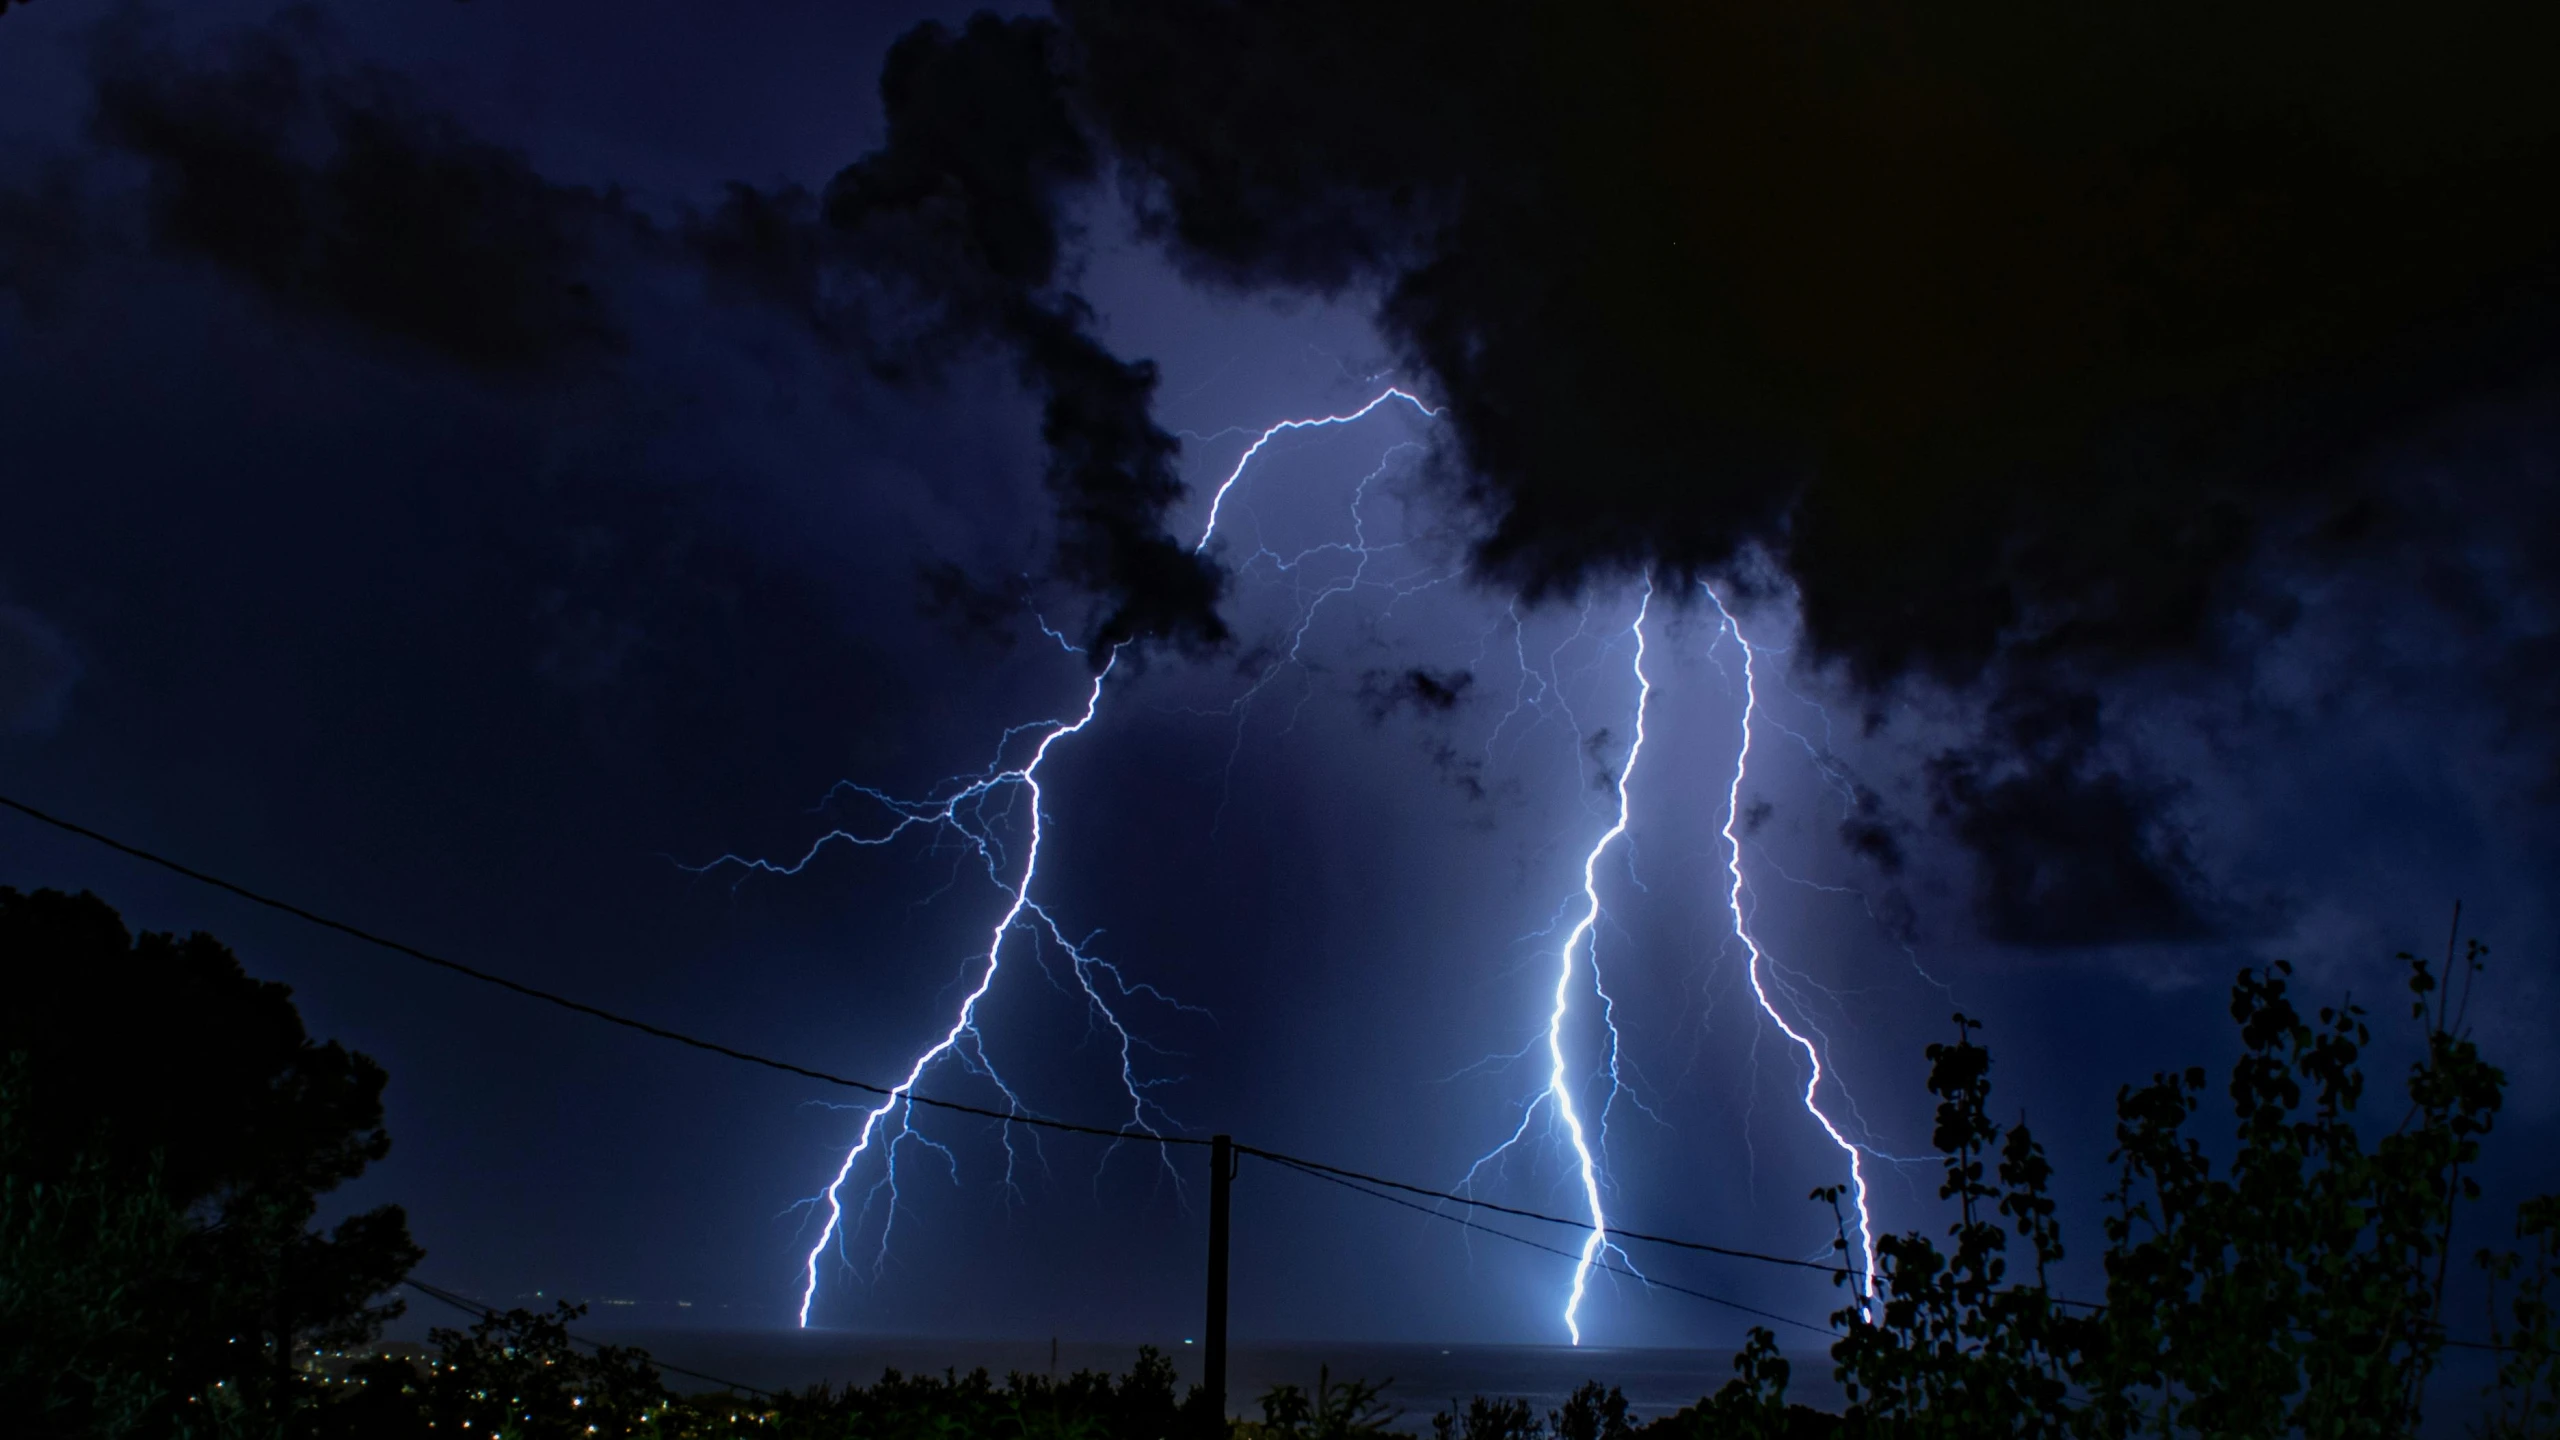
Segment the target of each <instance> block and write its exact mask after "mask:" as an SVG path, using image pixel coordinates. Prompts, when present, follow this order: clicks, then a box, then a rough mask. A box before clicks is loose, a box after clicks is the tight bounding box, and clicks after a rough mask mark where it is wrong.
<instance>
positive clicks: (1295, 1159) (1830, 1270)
mask: <svg viewBox="0 0 2560 1440" xmlns="http://www.w3.org/2000/svg"><path fill="white" fill-rule="evenodd" d="M1236 1149H1237V1150H1238V1151H1239V1152H1240V1153H1242V1154H1246V1155H1258V1156H1260V1157H1262V1158H1263V1159H1265V1160H1273V1161H1277V1162H1279V1163H1280V1164H1283V1165H1294V1166H1296V1167H1298V1168H1299V1169H1301V1170H1307V1171H1319V1170H1320V1171H1323V1172H1324V1173H1325V1175H1326V1177H1327V1178H1336V1177H1338V1178H1340V1179H1343V1180H1356V1181H1360V1182H1362V1183H1364V1184H1369V1185H1382V1186H1385V1187H1386V1188H1387V1189H1390V1190H1401V1191H1403V1192H1405V1193H1406V1194H1408V1195H1421V1196H1425V1197H1427V1198H1429V1199H1433V1200H1445V1201H1448V1202H1449V1203H1451V1204H1454V1205H1472V1206H1474V1207H1475V1208H1476V1209H1479V1210H1490V1211H1492V1212H1494V1213H1495V1214H1497V1215H1514V1216H1517V1217H1519V1218H1520V1219H1523V1220H1539V1221H1543V1222H1545V1223H1547V1224H1549V1225H1566V1226H1570V1227H1572V1228H1573V1229H1576V1230H1588V1229H1590V1228H1591V1222H1590V1221H1588V1220H1575V1219H1570V1218H1568V1217H1566V1216H1563V1215H1547V1214H1543V1213H1541V1212H1539V1211H1536V1210H1522V1209H1518V1208H1516V1207H1513V1206H1510V1205H1497V1204H1495V1203H1493V1202H1492V1201H1490V1200H1478V1199H1476V1198H1475V1197H1473V1196H1471V1195H1460V1194H1456V1193H1454V1192H1451V1191H1447V1190H1433V1189H1431V1188H1429V1187H1427V1186H1422V1185H1408V1184H1406V1183H1405V1182H1403V1181H1401V1180H1389V1179H1387V1178H1385V1177H1383V1176H1379V1175H1367V1174H1363V1173H1361V1172H1360V1171H1357V1170H1345V1169H1343V1168H1341V1167H1340V1166H1337V1165H1327V1164H1325V1163H1323V1162H1322V1161H1317V1160H1309V1159H1307V1158H1306V1157H1304V1156H1302V1155H1283V1154H1281V1153H1280V1152H1278V1151H1276V1150H1262V1149H1257V1148H1255V1147H1254V1146H1251V1145H1238V1146H1237V1147H1236ZM1379 1198H1380V1199H1385V1198H1386V1197H1385V1196H1380V1197H1379ZM1609 1234H1610V1236H1611V1237H1612V1238H1614V1239H1619V1240H1641V1241H1643V1242H1645V1243H1646V1244H1648V1245H1665V1246H1669V1247H1670V1248H1672V1249H1674V1250H1696V1251H1699V1252H1702V1253H1704V1254H1708V1255H1723V1256H1726V1257H1728V1258H1731V1259H1735V1260H1756V1261H1759V1262H1760V1263H1761V1264H1764V1265H1789V1266H1793V1267H1795V1268H1796V1269H1799V1270H1814V1271H1819V1272H1821V1273H1822V1274H1825V1275H1846V1276H1849V1277H1851V1278H1852V1279H1854V1278H1856V1277H1857V1275H1858V1273H1859V1272H1858V1271H1856V1270H1854V1269H1851V1268H1850V1267H1848V1266H1846V1265H1825V1264H1823V1263H1822V1262H1821V1261H1819V1260H1800V1259H1797V1258H1795V1257H1793V1256H1788V1255H1770V1254H1767V1253H1764V1252H1762V1251H1758V1250H1737V1249H1734V1248H1733V1247H1731V1246H1729V1245H1710V1244H1708V1243H1707V1242H1705V1241H1704V1240H1682V1239H1679V1238H1678V1237H1676V1236H1671V1235H1648V1234H1645V1233H1644V1232H1643V1231H1641V1230H1619V1229H1615V1228H1612V1229H1611V1230H1610V1231H1609Z"/></svg>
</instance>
